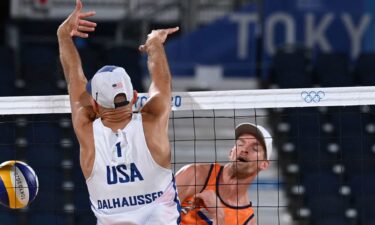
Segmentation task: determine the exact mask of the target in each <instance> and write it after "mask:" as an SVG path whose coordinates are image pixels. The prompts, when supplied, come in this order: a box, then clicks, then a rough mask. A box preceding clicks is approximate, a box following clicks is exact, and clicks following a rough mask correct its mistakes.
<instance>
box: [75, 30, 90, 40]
mask: <svg viewBox="0 0 375 225" xmlns="http://www.w3.org/2000/svg"><path fill="white" fill-rule="evenodd" d="M70 35H71V36H73V37H80V38H88V37H89V35H88V34H86V33H83V32H79V31H75V30H73V31H72V32H71V33H70Z"/></svg>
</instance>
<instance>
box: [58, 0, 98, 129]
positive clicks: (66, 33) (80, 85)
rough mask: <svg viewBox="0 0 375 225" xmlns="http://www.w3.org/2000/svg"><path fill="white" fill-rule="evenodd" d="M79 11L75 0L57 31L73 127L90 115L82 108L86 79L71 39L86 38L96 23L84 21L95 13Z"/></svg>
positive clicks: (78, 1)
mask: <svg viewBox="0 0 375 225" xmlns="http://www.w3.org/2000/svg"><path fill="white" fill-rule="evenodd" d="M81 9H82V2H81V1H80V0H77V1H76V8H75V9H74V11H73V12H72V13H71V14H70V15H69V17H68V18H67V19H66V20H65V21H64V22H63V23H62V24H61V25H60V26H59V28H58V30H57V38H58V43H59V51H60V60H61V64H62V67H63V69H64V76H65V80H66V82H67V86H68V92H69V96H70V104H71V109H72V118H73V125H74V126H75V127H76V126H77V123H79V122H85V119H89V117H90V114H89V113H88V112H87V111H86V110H84V109H83V108H82V107H84V106H85V105H87V102H86V103H85V102H84V99H85V97H84V96H85V94H86V91H85V90H86V88H85V86H86V83H87V79H86V77H85V75H84V73H83V69H82V64H81V58H80V56H79V54H78V51H77V48H76V47H75V45H74V42H73V39H72V38H73V37H74V36H77V37H81V38H87V37H88V34H87V32H92V31H94V30H95V27H96V23H93V22H90V21H87V20H85V18H87V17H91V16H93V15H95V12H93V11H90V12H86V13H82V12H81ZM86 101H87V97H86ZM78 118H79V119H78Z"/></svg>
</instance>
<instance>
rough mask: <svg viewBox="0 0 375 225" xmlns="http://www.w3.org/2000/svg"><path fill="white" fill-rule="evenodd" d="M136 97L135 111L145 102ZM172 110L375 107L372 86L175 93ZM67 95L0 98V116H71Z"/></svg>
mask: <svg viewBox="0 0 375 225" xmlns="http://www.w3.org/2000/svg"><path fill="white" fill-rule="evenodd" d="M147 98H148V95H147V94H139V97H138V100H137V102H136V104H135V105H134V110H135V111H136V110H138V109H139V108H140V107H142V106H143V105H144V104H145V103H146V101H147ZM171 105H172V110H174V111H184V110H207V109H249V108H254V109H255V108H286V107H316V106H351V105H375V86H366V87H340V88H299V89H266V90H232V91H203V92H174V93H173V94H172V99H171ZM70 112H71V110H70V103H69V96H68V95H55V96H21V97H1V98H0V115H11V114H13V115H14V114H50V113H52V114H53V113H70Z"/></svg>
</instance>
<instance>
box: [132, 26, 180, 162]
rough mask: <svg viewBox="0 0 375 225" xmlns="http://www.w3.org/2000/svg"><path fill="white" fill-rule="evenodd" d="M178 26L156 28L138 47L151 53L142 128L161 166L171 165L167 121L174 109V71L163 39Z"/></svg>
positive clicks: (148, 144)
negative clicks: (168, 59) (172, 92)
mask: <svg viewBox="0 0 375 225" xmlns="http://www.w3.org/2000/svg"><path fill="white" fill-rule="evenodd" d="M177 30H178V27H176V28H170V29H161V30H153V31H152V32H151V33H150V34H149V35H148V37H147V41H146V43H145V44H144V45H141V46H140V47H139V50H140V51H142V52H146V53H147V55H148V62H147V65H148V69H149V72H150V75H151V80H152V82H151V85H150V88H149V96H150V97H149V99H148V101H147V103H146V104H145V106H144V107H143V108H142V110H141V113H142V115H143V128H144V131H145V137H146V142H147V146H148V148H149V149H150V152H151V155H152V157H153V159H154V160H155V161H156V162H157V163H158V164H159V165H160V166H162V167H165V168H170V164H171V163H170V160H171V158H170V156H171V151H170V146H169V138H168V120H169V114H170V111H171V73H170V71H169V65H168V61H167V57H166V55H165V51H164V46H163V44H164V42H165V41H166V39H167V37H168V35H170V34H172V33H174V32H176V31H177Z"/></svg>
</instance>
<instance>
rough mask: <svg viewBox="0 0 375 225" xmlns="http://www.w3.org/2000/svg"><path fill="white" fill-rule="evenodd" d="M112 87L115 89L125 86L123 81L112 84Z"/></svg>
mask: <svg viewBox="0 0 375 225" xmlns="http://www.w3.org/2000/svg"><path fill="white" fill-rule="evenodd" d="M112 87H113V88H115V89H117V88H122V87H123V86H122V83H121V82H118V83H116V84H112Z"/></svg>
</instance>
